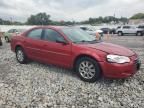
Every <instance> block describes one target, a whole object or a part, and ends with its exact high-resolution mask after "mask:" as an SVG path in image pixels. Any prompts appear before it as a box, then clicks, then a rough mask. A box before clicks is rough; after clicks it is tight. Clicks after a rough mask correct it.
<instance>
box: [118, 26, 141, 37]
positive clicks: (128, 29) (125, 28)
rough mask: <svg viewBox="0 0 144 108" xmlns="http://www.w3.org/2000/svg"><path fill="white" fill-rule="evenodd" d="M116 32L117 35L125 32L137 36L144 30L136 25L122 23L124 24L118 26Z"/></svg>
mask: <svg viewBox="0 0 144 108" xmlns="http://www.w3.org/2000/svg"><path fill="white" fill-rule="evenodd" d="M116 33H117V34H118V35H119V36H123V35H125V34H134V35H137V36H143V34H144V31H143V29H141V28H138V27H137V26H131V25H124V26H119V27H118V28H117V30H116Z"/></svg>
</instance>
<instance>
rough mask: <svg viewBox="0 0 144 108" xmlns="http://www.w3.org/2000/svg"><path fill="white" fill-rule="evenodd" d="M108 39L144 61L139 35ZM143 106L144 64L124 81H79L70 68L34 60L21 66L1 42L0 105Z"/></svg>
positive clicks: (12, 107)
mask: <svg viewBox="0 0 144 108" xmlns="http://www.w3.org/2000/svg"><path fill="white" fill-rule="evenodd" d="M107 41H109V42H112V43H118V44H121V45H124V46H126V47H129V48H131V49H132V50H134V51H136V52H137V53H138V54H139V55H140V59H141V60H142V63H143V64H144V61H143V60H144V47H143V44H144V40H142V37H129V36H126V37H112V38H110V39H109V40H107ZM126 42H127V43H128V44H126ZM137 42H138V43H139V44H137ZM134 45H135V47H134ZM143 106H144V65H142V68H141V69H140V71H139V72H138V73H137V74H135V75H134V76H133V77H131V78H127V79H125V80H122V79H121V80H112V79H104V78H103V79H101V80H99V81H97V82H95V83H92V84H90V83H86V82H83V81H81V80H80V79H79V78H78V77H77V76H76V75H75V74H74V73H73V72H72V71H70V70H65V69H62V68H59V67H55V66H51V65H45V64H40V63H37V62H31V63H29V64H27V65H20V64H19V63H17V61H16V59H15V54H14V53H13V52H11V50H10V46H9V44H6V43H4V46H2V47H0V108H97V107H101V108H123V107H125V108H128V107H131V108H143Z"/></svg>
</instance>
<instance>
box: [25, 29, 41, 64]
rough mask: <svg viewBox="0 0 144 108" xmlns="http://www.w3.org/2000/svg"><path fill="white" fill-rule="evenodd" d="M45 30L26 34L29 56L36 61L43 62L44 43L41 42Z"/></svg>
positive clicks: (36, 30) (34, 30) (26, 47)
mask: <svg viewBox="0 0 144 108" xmlns="http://www.w3.org/2000/svg"><path fill="white" fill-rule="evenodd" d="M42 35H43V29H41V28H37V29H33V30H31V31H30V32H29V33H27V34H26V38H25V40H24V45H25V50H26V53H27V55H28V56H29V57H30V58H31V59H34V60H38V61H43V56H42V50H43V41H42V40H41V38H42Z"/></svg>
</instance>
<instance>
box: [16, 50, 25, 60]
mask: <svg viewBox="0 0 144 108" xmlns="http://www.w3.org/2000/svg"><path fill="white" fill-rule="evenodd" d="M17 59H18V61H20V62H22V61H23V60H24V55H23V52H22V51H21V50H18V51H17Z"/></svg>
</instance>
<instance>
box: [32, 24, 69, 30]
mask: <svg viewBox="0 0 144 108" xmlns="http://www.w3.org/2000/svg"><path fill="white" fill-rule="evenodd" d="M36 28H52V29H57V30H59V29H62V28H70V26H51V25H50V26H36V27H33V28H32V29H36Z"/></svg>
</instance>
